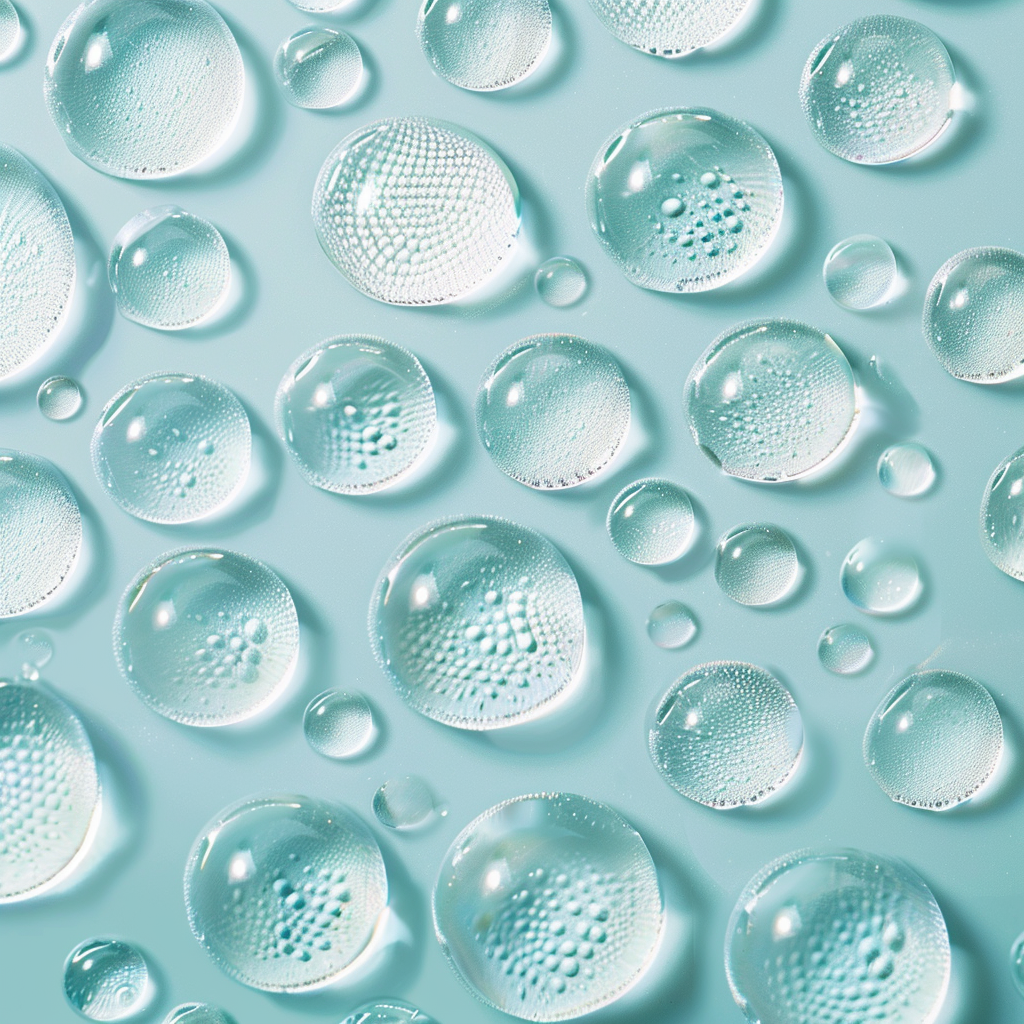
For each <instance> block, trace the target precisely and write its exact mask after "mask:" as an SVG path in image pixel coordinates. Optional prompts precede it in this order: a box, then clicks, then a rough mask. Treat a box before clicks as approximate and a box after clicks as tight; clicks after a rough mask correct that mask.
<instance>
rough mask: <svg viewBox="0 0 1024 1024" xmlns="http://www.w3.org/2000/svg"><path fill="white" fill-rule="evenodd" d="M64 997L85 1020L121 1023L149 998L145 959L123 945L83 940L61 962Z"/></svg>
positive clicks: (131, 948) (151, 993)
mask: <svg viewBox="0 0 1024 1024" xmlns="http://www.w3.org/2000/svg"><path fill="white" fill-rule="evenodd" d="M64 995H65V996H67V1000H68V1002H69V1003H70V1004H71V1006H72V1007H73V1008H74V1009H75V1010H77V1011H78V1012H79V1013H80V1014H81V1015H82V1016H83V1017H86V1018H88V1019H89V1020H124V1019H125V1018H127V1017H134V1016H135V1015H136V1014H137V1013H139V1012H141V1011H142V1009H143V1008H144V1007H145V1006H146V1004H147V1003H148V1002H149V1000H150V999H151V998H152V996H153V985H152V984H151V982H150V978H149V967H148V966H147V965H146V960H145V957H143V955H142V954H141V953H140V952H139V951H138V950H137V949H136V948H135V947H134V946H131V945H129V944H128V943H127V942H118V941H117V939H86V941H85V942H80V943H79V944H78V945H77V946H75V948H74V949H73V950H71V952H70V953H69V954H68V958H67V960H66V961H65V962H64Z"/></svg>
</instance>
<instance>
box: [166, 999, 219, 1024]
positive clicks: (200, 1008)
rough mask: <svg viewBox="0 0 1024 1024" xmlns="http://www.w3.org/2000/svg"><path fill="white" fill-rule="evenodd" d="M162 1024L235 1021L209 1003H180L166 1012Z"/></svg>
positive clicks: (216, 1023)
mask: <svg viewBox="0 0 1024 1024" xmlns="http://www.w3.org/2000/svg"><path fill="white" fill-rule="evenodd" d="M164 1024H235V1021H234V1018H232V1017H230V1016H228V1014H226V1013H225V1012H224V1011H223V1010H221V1009H219V1008H218V1007H216V1006H210V1004H209V1003H182V1005H181V1006H176V1007H175V1008H174V1009H173V1010H171V1012H170V1013H169V1014H167V1016H166V1017H165V1018H164Z"/></svg>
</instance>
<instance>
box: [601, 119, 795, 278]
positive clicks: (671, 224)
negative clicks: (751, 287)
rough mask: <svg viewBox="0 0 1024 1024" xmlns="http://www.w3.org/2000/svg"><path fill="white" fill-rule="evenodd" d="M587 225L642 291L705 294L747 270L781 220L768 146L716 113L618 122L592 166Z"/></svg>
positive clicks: (777, 177)
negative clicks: (614, 131)
mask: <svg viewBox="0 0 1024 1024" xmlns="http://www.w3.org/2000/svg"><path fill="white" fill-rule="evenodd" d="M586 201H587V209H588V211H589V214H590V226H591V227H592V228H593V229H594V233H595V234H596V235H597V238H598V241H600V242H601V244H602V245H603V246H604V249H605V251H606V252H607V253H608V255H609V256H611V258H612V259H613V260H614V261H615V262H616V263H617V264H618V265H619V269H620V270H621V271H622V272H623V273H624V274H625V275H626V277H627V278H629V280H630V281H632V282H633V283H634V284H638V285H640V286H641V287H643V288H651V289H654V290H655V291H661V292H703V291H707V290H709V289H711V288H718V287H720V286H721V285H723V284H728V282H729V281H732V280H734V279H735V278H737V277H739V276H740V275H741V274H743V273H745V272H746V271H747V270H749V269H750V267H752V266H753V265H754V263H756V262H757V261H758V260H759V259H760V258H761V256H762V255H764V253H765V252H766V250H767V249H768V246H769V245H770V244H771V241H772V239H773V238H774V237H775V232H776V231H777V230H778V227H779V224H780V223H781V221H782V177H781V175H780V174H779V165H778V163H777V162H776V160H775V154H774V153H773V152H772V149H771V147H770V146H769V145H768V143H767V142H765V140H764V139H762V138H761V136H760V135H758V133H757V132H756V131H754V129H753V128H751V127H750V126H749V125H748V124H745V123H744V122H743V121H738V120H736V119H735V118H732V117H727V116H726V115H725V114H720V113H718V111H716V110H707V109H704V108H698V107H695V108H692V109H681V110H661V111H656V112H654V113H651V114H645V115H644V116H643V117H641V118H638V119H637V120H636V121H632V122H630V123H629V124H627V125H624V126H623V127H622V128H620V129H619V131H618V132H616V133H615V135H613V136H611V138H609V139H608V140H607V141H606V142H605V144H604V146H602V148H601V150H600V152H599V153H598V154H597V156H596V157H595V159H594V162H593V164H591V167H590V174H589V175H588V177H587V187H586Z"/></svg>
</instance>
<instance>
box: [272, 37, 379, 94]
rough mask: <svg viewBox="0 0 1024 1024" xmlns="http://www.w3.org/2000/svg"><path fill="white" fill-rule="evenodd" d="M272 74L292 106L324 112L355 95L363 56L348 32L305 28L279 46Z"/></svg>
mask: <svg viewBox="0 0 1024 1024" xmlns="http://www.w3.org/2000/svg"><path fill="white" fill-rule="evenodd" d="M274 75H275V76H276V77H277V83H278V85H280V86H281V89H282V91H283V92H284V95H285V99H287V100H288V102H289V103H291V104H292V105H293V106H296V107H303V108H305V109H306V110H326V109H328V108H330V107H337V106H340V105H341V104H342V103H344V102H346V100H350V99H351V98H352V97H353V96H354V95H355V93H356V90H357V89H358V88H359V85H360V83H361V82H362V79H363V55H362V53H361V52H360V50H359V44H358V43H357V42H356V41H355V40H354V39H353V38H352V37H351V36H350V35H349V34H348V33H347V32H339V31H338V30H336V29H333V28H323V27H321V26H315V27H312V28H304V29H300V30H299V31H298V32H295V33H293V34H292V35H290V36H289V37H288V38H287V39H286V40H285V41H284V42H283V43H282V44H281V45H280V46H279V47H278V50H277V53H276V54H275V56H274Z"/></svg>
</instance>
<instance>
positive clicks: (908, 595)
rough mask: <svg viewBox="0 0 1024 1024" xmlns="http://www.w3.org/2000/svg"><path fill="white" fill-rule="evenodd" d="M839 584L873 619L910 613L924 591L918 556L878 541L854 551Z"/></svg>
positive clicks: (868, 540) (869, 541)
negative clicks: (876, 616) (916, 557)
mask: <svg viewBox="0 0 1024 1024" xmlns="http://www.w3.org/2000/svg"><path fill="white" fill-rule="evenodd" d="M839 580H840V583H841V584H842V587H843V593H844V594H845V595H846V596H847V597H848V598H849V599H850V602H851V603H852V604H854V605H855V606H856V607H857V608H859V609H860V610H861V611H862V612H868V613H869V614H871V615H896V614H898V613H899V612H902V611H906V610H907V609H908V608H911V607H913V605H914V604H916V602H917V599H918V598H919V597H920V596H921V592H922V590H923V589H924V587H923V584H922V583H921V573H920V570H919V569H918V567H917V561H916V560H915V558H914V556H913V555H911V554H910V552H908V551H904V550H903V549H901V548H899V547H896V546H894V545H892V544H890V543H889V542H888V541H884V540H878V539H877V538H875V537H865V538H864V540H862V541H858V542H857V543H856V544H854V546H853V547H852V548H850V550H849V552H848V553H847V555H846V558H845V559H843V565H842V568H841V569H840V572H839Z"/></svg>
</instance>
